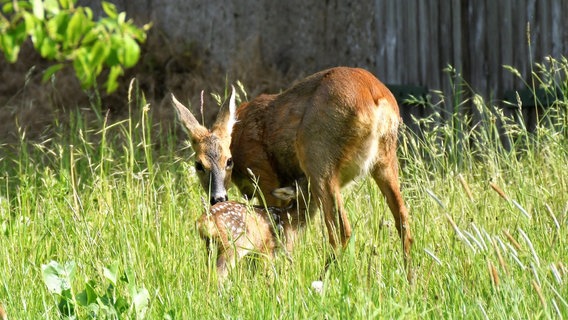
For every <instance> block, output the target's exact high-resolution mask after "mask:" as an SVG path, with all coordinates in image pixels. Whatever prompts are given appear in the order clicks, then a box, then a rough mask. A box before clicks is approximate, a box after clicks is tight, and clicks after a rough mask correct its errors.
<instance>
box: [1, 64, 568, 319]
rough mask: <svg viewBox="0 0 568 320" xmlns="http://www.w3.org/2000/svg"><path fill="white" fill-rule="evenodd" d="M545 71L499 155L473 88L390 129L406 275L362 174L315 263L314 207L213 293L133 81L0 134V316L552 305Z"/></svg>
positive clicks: (556, 246) (557, 132)
mask: <svg viewBox="0 0 568 320" xmlns="http://www.w3.org/2000/svg"><path fill="white" fill-rule="evenodd" d="M549 67H550V68H542V70H540V69H538V70H537V71H538V72H537V71H535V77H536V76H537V75H538V76H539V77H538V80H539V81H540V82H537V83H538V86H539V87H545V89H546V88H550V86H549V87H546V84H547V83H548V82H547V81H545V79H551V81H553V84H554V86H553V87H559V88H560V89H561V90H562V92H563V95H562V96H558V97H557V98H558V101H557V102H556V104H555V105H554V106H552V107H550V108H549V109H547V110H548V111H547V114H546V119H547V121H543V122H542V123H541V124H539V126H538V127H537V130H536V131H535V132H534V133H529V132H527V130H526V128H524V126H523V125H522V124H520V123H519V122H518V121H514V120H511V121H507V123H506V126H505V127H506V130H507V133H508V134H509V136H510V137H511V140H512V142H513V144H512V149H511V150H503V148H502V147H501V141H500V133H499V132H498V131H497V129H496V126H495V122H496V119H501V117H502V114H501V113H500V112H499V109H498V108H495V107H494V106H492V105H491V104H490V103H486V102H485V101H484V100H483V99H482V98H481V97H479V96H477V95H475V94H474V93H470V94H468V95H464V96H468V98H467V99H465V98H464V100H462V101H457V102H455V101H442V102H440V103H454V104H455V108H456V110H457V111H458V113H456V114H455V115H454V116H452V117H450V118H449V119H445V118H443V117H441V116H433V117H430V118H428V119H424V120H423V126H425V127H427V128H428V130H427V131H426V133H425V134H424V135H423V136H421V137H417V136H415V135H413V134H412V133H411V132H410V131H408V130H405V129H404V128H403V129H402V130H401V140H400V141H401V143H400V149H399V159H400V164H401V166H400V173H401V183H402V191H403V195H404V197H405V200H406V202H407V206H408V207H409V208H410V213H411V216H412V220H411V222H412V223H411V228H412V232H413V236H414V246H413V251H412V267H413V272H414V275H415V277H414V282H413V283H412V284H410V283H408V281H407V280H406V272H405V270H404V266H403V259H402V249H401V244H400V241H399V238H398V234H397V232H396V229H395V227H394V225H393V219H392V216H391V213H390V211H389V210H388V208H387V206H386V203H385V201H384V199H383V197H382V195H381V194H380V192H379V190H378V188H377V187H376V185H375V184H374V182H372V181H371V180H369V179H362V180H360V181H357V182H356V183H354V184H353V185H351V186H350V187H349V188H347V189H346V190H344V192H343V194H344V197H345V205H346V208H347V210H348V214H349V217H350V221H351V222H352V225H353V229H354V230H353V231H354V236H353V238H352V240H351V241H350V243H349V245H348V246H347V248H346V249H345V250H344V251H343V252H342V254H341V255H340V256H339V258H338V261H337V263H335V264H332V265H331V267H330V268H329V269H328V270H327V272H325V273H323V275H322V270H323V266H324V264H325V262H326V259H327V257H328V254H329V250H330V247H329V245H328V243H327V240H326V236H327V235H326V232H325V230H324V229H325V228H323V224H322V222H321V217H320V216H319V215H317V216H316V217H315V218H314V221H312V222H311V223H310V225H309V227H308V228H307V229H306V230H305V232H304V233H303V234H302V235H301V237H300V239H299V240H298V245H297V246H296V249H295V250H294V252H292V254H291V256H292V261H289V260H288V259H287V258H286V256H285V255H284V254H279V255H278V257H277V258H276V260H275V261H274V263H264V262H263V261H264V260H262V259H261V257H252V258H250V259H247V260H246V261H244V262H243V263H241V264H239V265H238V267H237V268H236V269H235V270H234V271H233V272H232V273H231V274H230V276H229V280H228V281H227V283H225V285H224V286H223V287H222V288H220V287H219V286H218V285H217V281H216V275H215V260H214V257H210V256H208V255H207V254H206V251H205V245H204V243H203V241H202V240H201V239H200V238H199V236H198V234H197V232H196V228H195V221H196V219H197V217H198V216H199V215H201V214H202V212H203V205H202V202H201V199H200V198H201V197H202V196H204V192H203V191H202V190H201V188H200V186H199V184H198V182H197V180H196V177H195V175H194V172H193V170H194V169H193V163H192V161H191V154H192V151H191V149H190V148H189V147H187V144H184V143H183V142H182V141H183V139H184V137H183V136H178V135H177V134H176V131H175V130H173V129H171V128H170V129H165V128H162V129H160V128H156V127H154V126H153V125H152V119H151V114H152V112H151V110H152V106H151V105H147V104H146V102H145V101H144V98H143V94H142V93H141V92H137V90H131V94H130V95H129V97H128V99H129V101H130V103H131V108H130V113H131V116H130V117H129V118H127V119H125V120H121V121H118V122H113V123H110V122H109V121H108V119H107V118H106V117H105V115H104V114H103V113H100V112H99V113H98V115H99V117H98V120H97V121H87V120H85V119H84V117H83V116H82V115H81V113H79V112H74V113H73V112H72V113H70V114H69V119H66V121H64V123H65V124H61V125H59V126H57V127H56V129H55V134H53V136H51V137H49V138H46V139H45V140H44V141H40V142H31V141H28V140H27V139H26V137H25V132H21V141H20V143H19V144H17V145H10V146H2V147H1V151H2V152H1V154H2V156H1V159H0V168H1V169H0V302H1V303H2V304H3V305H4V306H5V308H6V310H7V312H8V315H9V317H10V318H11V319H57V318H69V319H75V318H76V319H88V318H101V319H135V318H140V319H141V318H145V319H235V318H236V319H371V318H381V319H382V318H405V319H417V318H436V319H438V318H444V319H452V318H466V319H500V318H507V319H541V318H542V319H549V318H553V319H562V318H567V317H568V192H567V191H568V165H567V164H568V112H567V110H568V98H567V97H568V84H567V83H566V80H565V77H566V74H568V63H566V61H565V59H564V60H561V61H554V63H552V64H551V65H550V66H549ZM535 70H536V69H535ZM546 73H548V76H547V75H546ZM558 75H560V76H563V77H564V78H560V79H564V80H558V79H559V77H558ZM134 87H135V86H134ZM460 88H461V89H459V90H469V89H468V88H467V86H466V85H464V86H461V87H460ZM533 88H535V87H533ZM134 89H135V88H134ZM409 103H410V102H409ZM467 106H473V107H475V108H477V110H478V111H479V113H480V114H481V115H482V116H483V118H484V120H485V121H484V122H483V125H480V126H472V125H471V124H472V122H471V119H469V118H468V117H467V116H465V115H464V113H463V112H461V111H460V110H461V109H462V108H464V109H465V108H466V107H467ZM90 107H91V108H93V109H94V110H98V109H100V106H96V105H93V106H90ZM433 107H437V106H433ZM438 107H439V106H438ZM513 107H515V106H513ZM520 107H521V106H517V108H520ZM159 130H161V131H159ZM231 198H232V199H240V196H239V194H238V193H237V191H236V190H235V188H233V189H232V190H231ZM320 276H323V278H322V279H323V284H324V285H323V289H322V290H321V292H318V291H316V290H314V289H313V288H312V286H311V284H312V282H313V281H314V280H317V279H319V278H320Z"/></svg>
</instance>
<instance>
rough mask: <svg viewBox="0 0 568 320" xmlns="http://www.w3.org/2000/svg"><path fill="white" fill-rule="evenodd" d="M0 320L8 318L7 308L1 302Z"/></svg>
mask: <svg viewBox="0 0 568 320" xmlns="http://www.w3.org/2000/svg"><path fill="white" fill-rule="evenodd" d="M0 320H8V315H7V314H6V310H4V308H3V307H2V305H1V304H0Z"/></svg>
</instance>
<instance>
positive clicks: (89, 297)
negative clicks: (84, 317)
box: [77, 280, 99, 307]
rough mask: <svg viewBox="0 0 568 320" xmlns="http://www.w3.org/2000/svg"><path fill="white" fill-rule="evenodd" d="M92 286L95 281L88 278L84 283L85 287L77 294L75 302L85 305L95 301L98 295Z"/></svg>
mask: <svg viewBox="0 0 568 320" xmlns="http://www.w3.org/2000/svg"><path fill="white" fill-rule="evenodd" d="M94 288H95V282H94V281H93V280H89V281H88V282H87V283H86V284H85V289H84V290H83V291H81V292H80V293H79V294H78V295H77V302H78V303H79V305H81V306H85V307H86V306H89V305H92V304H95V303H96V302H97V299H98V298H99V296H98V295H97V292H96V291H95V289H94Z"/></svg>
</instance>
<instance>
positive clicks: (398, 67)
mask: <svg viewBox="0 0 568 320" xmlns="http://www.w3.org/2000/svg"><path fill="white" fill-rule="evenodd" d="M80 2H86V3H91V5H92V6H93V7H100V4H99V1H93V0H81V1H80ZM113 2H115V3H116V4H117V5H118V6H119V7H120V8H121V9H122V10H126V11H127V12H128V14H129V16H133V17H134V18H135V19H137V20H139V21H142V22H146V21H148V20H152V21H153V23H154V28H155V29H159V30H161V32H164V33H165V34H166V35H168V36H169V37H170V39H172V40H173V42H174V43H175V44H176V45H177V47H178V48H182V49H183V48H184V46H183V44H184V43H185V44H187V45H191V46H194V47H195V46H200V47H202V48H204V49H205V50H204V51H205V52H207V54H208V56H207V57H206V59H210V60H214V61H216V62H218V63H219V64H220V65H221V69H225V70H227V72H228V73H229V75H230V77H231V78H234V79H240V78H241V76H242V74H239V72H237V71H234V70H235V69H239V68H235V65H237V64H242V62H243V61H246V62H247V63H251V60H254V61H258V62H259V63H263V64H266V65H269V66H274V67H276V68H277V69H279V70H281V71H282V72H287V73H290V72H292V73H294V74H296V75H297V76H305V75H306V74H309V73H312V72H315V71H317V70H320V69H323V68H326V67H329V66H333V65H351V66H360V67H365V68H367V69H369V70H371V71H372V72H373V73H375V74H376V75H377V76H379V78H380V79H381V80H383V81H384V82H385V83H387V84H393V85H407V86H419V87H425V88H428V89H430V90H440V91H442V92H443V93H444V94H445V96H446V99H451V98H452V92H453V88H452V85H453V82H452V81H451V79H450V76H449V75H448V74H447V73H445V72H443V69H444V68H446V67H447V66H448V65H451V66H453V68H454V69H455V71H456V72H457V73H458V74H459V75H460V76H461V77H462V78H463V80H465V81H466V82H467V83H468V84H469V85H470V86H471V88H472V89H473V90H474V91H475V92H477V93H479V94H481V96H483V97H484V99H486V101H491V103H495V104H499V103H500V102H499V101H500V100H501V99H503V97H504V96H505V94H506V92H507V91H509V90H518V89H524V88H525V86H524V85H523V80H528V79H529V77H530V74H531V70H532V69H531V65H532V64H533V63H534V62H542V61H543V60H544V58H545V57H546V56H549V55H550V56H552V57H555V58H559V57H560V56H562V55H565V56H566V55H568V18H567V17H568V0H461V1H460V0H430V1H424V0H361V1H355V0H351V1H350V0H348V1H339V0H326V1H320V0H289V1H273V0H259V1H247V0H234V1H224V0H209V1H203V0H128V1H127V0H114V1H113ZM186 47H187V46H186ZM251 48H252V49H251ZM251 52H252V53H254V55H251V54H250V53H251ZM239 57H240V58H239ZM243 57H245V59H243ZM505 65H510V66H513V67H515V68H516V69H517V70H518V72H519V74H520V77H516V76H515V75H514V74H513V73H512V72H510V71H508V70H506V69H505V68H504V66H505ZM240 67H241V68H240V69H239V70H241V71H240V72H241V73H242V72H246V70H247V68H248V65H247V66H240ZM448 105H449V104H448ZM447 111H448V112H450V111H453V110H452V107H451V106H450V105H449V106H448V110H447Z"/></svg>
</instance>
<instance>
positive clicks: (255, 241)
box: [197, 187, 307, 282]
mask: <svg viewBox="0 0 568 320" xmlns="http://www.w3.org/2000/svg"><path fill="white" fill-rule="evenodd" d="M300 193H302V192H301V191H300V192H299V191H298V190H297V189H296V188H293V187H285V188H278V189H276V190H273V191H272V194H273V196H275V197H277V198H278V199H280V200H283V201H288V202H289V205H288V206H287V207H262V206H249V205H246V204H243V203H239V202H234V201H225V202H218V203H216V204H214V205H213V206H211V207H210V208H209V211H208V212H205V213H204V214H203V215H202V216H201V217H199V219H198V220H197V228H198V231H199V235H200V236H201V238H203V239H204V240H205V243H206V246H207V250H208V251H209V252H212V251H217V265H216V267H217V275H218V277H219V280H220V282H222V281H223V280H224V279H225V278H226V277H227V275H228V273H229V271H230V270H231V269H232V268H233V267H234V266H235V265H236V263H237V262H238V261H239V260H240V259H242V258H243V257H244V256H246V255H247V254H249V253H251V252H256V253H260V254H262V255H264V256H266V257H268V259H270V260H271V259H272V258H274V254H275V250H276V248H278V247H279V242H280V240H281V239H282V238H283V237H282V236H283V232H282V231H283V230H285V229H286V228H289V227H290V226H298V225H300V224H304V223H305V215H304V214H303V212H305V211H306V203H307V202H305V201H304V200H303V199H300V198H301V197H299V196H298V195H299V194H300ZM283 240H284V241H285V239H283Z"/></svg>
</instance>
